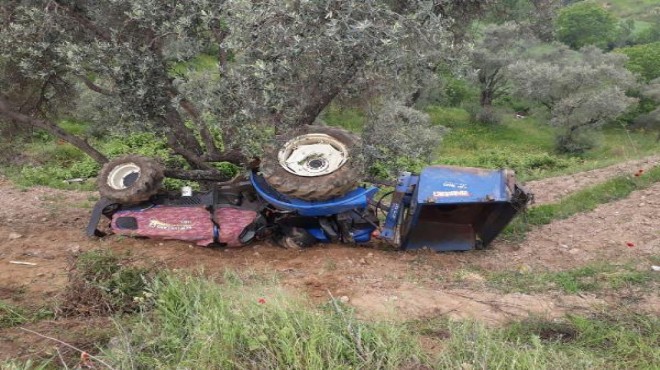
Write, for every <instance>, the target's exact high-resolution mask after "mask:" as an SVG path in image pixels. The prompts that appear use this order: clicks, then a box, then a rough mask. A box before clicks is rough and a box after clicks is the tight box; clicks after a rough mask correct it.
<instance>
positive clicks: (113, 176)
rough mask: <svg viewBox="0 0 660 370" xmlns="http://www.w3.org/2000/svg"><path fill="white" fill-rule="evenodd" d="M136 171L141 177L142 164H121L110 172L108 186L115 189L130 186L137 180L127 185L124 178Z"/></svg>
mask: <svg viewBox="0 0 660 370" xmlns="http://www.w3.org/2000/svg"><path fill="white" fill-rule="evenodd" d="M134 173H135V174H137V175H138V178H140V166H138V165H137V164H135V163H124V164H120V165H119V166H116V167H115V168H113V169H112V171H110V174H108V181H107V183H108V186H109V187H111V188H113V189H115V190H123V189H126V188H127V187H128V186H130V185H132V184H133V183H135V181H133V183H131V184H129V185H128V186H127V185H126V184H125V183H124V179H125V178H126V176H129V175H131V174H134ZM136 181H137V179H136Z"/></svg>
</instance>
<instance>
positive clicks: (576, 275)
mask: <svg viewBox="0 0 660 370" xmlns="http://www.w3.org/2000/svg"><path fill="white" fill-rule="evenodd" d="M623 247H624V246H622V248H623ZM482 274H484V273H483V272H482ZM485 275H486V279H487V281H488V285H489V286H491V287H493V288H495V289H498V290H501V291H502V292H504V293H512V292H520V293H538V292H546V291H549V290H560V291H562V292H564V293H569V294H577V293H580V292H593V291H601V290H612V289H613V290H617V289H622V288H630V287H647V286H649V285H651V284H653V283H659V282H660V280H659V277H658V276H657V275H658V274H657V273H656V272H654V271H651V270H650V269H646V270H639V269H637V268H635V267H634V266H632V265H630V264H628V265H613V264H609V263H605V262H601V263H595V264H591V265H587V266H583V267H580V268H576V269H572V270H565V271H559V272H539V271H531V272H522V273H521V272H518V271H497V272H492V273H486V274H485Z"/></svg>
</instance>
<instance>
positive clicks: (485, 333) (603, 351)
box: [412, 311, 660, 370]
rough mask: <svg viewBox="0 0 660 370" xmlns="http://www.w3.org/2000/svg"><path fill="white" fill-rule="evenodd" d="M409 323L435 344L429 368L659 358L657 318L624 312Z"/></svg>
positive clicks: (638, 363) (649, 364)
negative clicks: (495, 324)
mask: <svg viewBox="0 0 660 370" xmlns="http://www.w3.org/2000/svg"><path fill="white" fill-rule="evenodd" d="M412 327H414V328H415V329H416V330H417V331H418V332H420V333H421V334H422V335H424V336H425V337H426V338H428V339H429V340H432V341H434V342H437V343H438V347H439V348H441V350H439V351H436V352H435V353H433V354H432V355H433V357H434V358H433V359H432V360H431V365H432V366H433V368H435V369H524V370H526V369H603V368H605V369H651V368H655V366H656V365H657V363H658V361H659V360H660V350H658V348H659V347H658V343H659V341H660V320H659V319H658V318H657V317H654V316H645V315H639V314H635V313H633V312H627V311H626V312H615V313H612V314H609V315H604V314H598V315H593V316H567V317H565V318H563V319H558V320H545V319H540V318H530V319H527V320H523V321H518V322H513V323H511V324H509V325H507V326H504V327H500V328H492V327H487V326H485V325H484V324H481V323H478V322H473V321H460V322H458V321H448V320H445V319H441V318H439V319H431V320H424V321H419V322H414V323H412Z"/></svg>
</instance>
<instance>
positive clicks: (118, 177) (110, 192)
mask: <svg viewBox="0 0 660 370" xmlns="http://www.w3.org/2000/svg"><path fill="white" fill-rule="evenodd" d="M163 178H164V174H163V167H162V166H161V165H160V163H158V162H157V161H156V160H155V159H153V158H149V157H143V156H139V155H128V156H125V157H121V158H117V159H114V160H112V161H110V162H108V163H106V164H105V165H104V166H103V168H101V172H100V173H99V176H98V178H97V180H96V185H97V187H98V190H99V193H100V194H101V197H104V198H107V199H110V200H112V201H115V202H118V203H123V204H131V203H140V202H143V201H145V200H148V199H149V198H151V196H152V195H154V194H156V192H158V190H159V189H160V186H161V184H162V182H163Z"/></svg>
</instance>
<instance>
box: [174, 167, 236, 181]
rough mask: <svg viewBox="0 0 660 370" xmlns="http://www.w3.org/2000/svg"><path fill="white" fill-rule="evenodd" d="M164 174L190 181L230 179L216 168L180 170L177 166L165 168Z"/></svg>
mask: <svg viewBox="0 0 660 370" xmlns="http://www.w3.org/2000/svg"><path fill="white" fill-rule="evenodd" d="M165 176H166V177H169V178H172V179H180V180H190V181H227V180H230V179H231V177H230V176H227V175H225V174H223V173H222V172H220V171H217V170H182V169H178V168H166V169H165Z"/></svg>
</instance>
